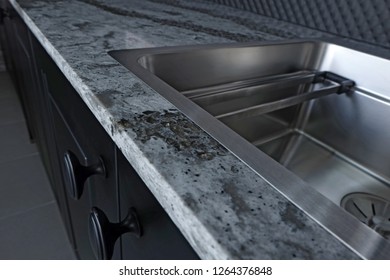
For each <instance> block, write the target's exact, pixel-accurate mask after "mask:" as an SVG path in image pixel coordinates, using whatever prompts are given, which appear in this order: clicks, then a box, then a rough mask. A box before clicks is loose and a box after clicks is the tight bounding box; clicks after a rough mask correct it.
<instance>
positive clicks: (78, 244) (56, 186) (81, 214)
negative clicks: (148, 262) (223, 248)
mask: <svg viewBox="0 0 390 280" xmlns="http://www.w3.org/2000/svg"><path fill="white" fill-rule="evenodd" d="M0 1H1V0H0ZM0 4H1V5H0V7H1V8H2V10H3V12H4V13H2V15H3V16H2V18H1V19H2V23H1V24H0V32H1V34H0V40H1V43H2V46H3V50H4V52H5V57H7V60H6V62H7V64H6V66H7V69H8V71H10V73H11V75H12V77H13V80H14V82H15V85H16V86H17V87H18V90H19V95H20V99H21V101H22V104H23V108H24V110H25V117H26V119H27V123H28V127H29V129H30V133H31V139H32V141H35V142H36V144H37V146H38V149H39V152H40V155H41V158H42V160H43V163H44V166H45V168H46V171H47V174H48V177H49V180H50V183H51V185H52V189H53V192H54V194H55V197H56V200H57V203H58V206H59V209H60V212H61V215H62V219H63V221H64V224H65V226H66V229H67V233H68V236H69V239H70V241H71V243H72V246H73V248H74V250H75V252H76V254H77V256H78V257H79V258H80V259H95V258H102V259H111V258H112V259H121V258H123V259H196V258H198V256H197V255H196V253H195V252H194V251H193V249H192V248H191V246H190V245H189V244H188V242H187V241H186V240H185V238H184V237H183V236H182V234H181V232H180V231H179V230H178V229H177V227H176V226H175V225H174V223H173V222H172V221H171V220H170V218H169V216H168V215H167V214H166V212H165V211H164V210H163V208H162V207H161V205H160V204H159V203H158V201H157V200H156V199H155V197H154V196H153V195H152V193H151V192H150V191H149V190H148V188H147V187H146V185H145V184H144V182H143V181H142V180H141V178H140V177H139V176H138V174H137V173H136V172H135V170H134V169H133V167H132V166H131V164H130V163H129V162H128V161H127V160H126V158H125V157H124V156H123V155H122V153H121V152H120V151H119V149H117V147H116V145H115V143H114V142H113V141H112V139H111V138H110V136H109V135H108V134H107V132H106V131H105V130H104V128H103V127H102V126H101V125H100V123H99V121H98V120H97V119H96V117H95V116H94V115H93V113H92V112H91V110H90V109H89V108H88V107H87V105H86V104H85V103H84V101H83V100H82V98H81V97H80V95H79V94H78V93H77V91H76V90H75V89H74V87H73V86H72V85H71V83H70V82H69V81H68V80H67V78H66V77H65V75H64V74H63V73H62V72H61V70H60V69H59V68H58V66H57V65H56V64H55V62H54V61H53V59H52V58H51V57H50V56H49V54H48V53H47V52H46V51H45V49H44V48H43V47H42V45H41V44H40V43H39V42H38V40H37V39H36V38H35V36H34V35H33V34H32V33H31V31H30V30H29V29H28V27H27V26H26V24H25V23H24V22H23V20H22V19H21V18H20V16H19V15H18V14H17V12H16V11H15V10H14V9H13V8H12V6H11V5H10V4H9V3H8V2H7V1H1V2H0Z"/></svg>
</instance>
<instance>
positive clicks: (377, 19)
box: [206, 0, 390, 48]
mask: <svg viewBox="0 0 390 280" xmlns="http://www.w3.org/2000/svg"><path fill="white" fill-rule="evenodd" d="M206 1H209V2H214V3H219V4H223V5H226V6H231V7H235V8H238V9H242V10H247V11H250V12H254V13H257V14H260V15H264V16H268V17H272V18H276V19H279V20H282V21H286V22H291V23H295V24H299V25H302V26H305V27H310V28H313V29H317V30H321V31H326V32H328V33H332V34H336V35H339V36H342V37H346V38H351V39H355V40H359V41H363V42H366V43H370V44H373V45H376V46H381V47H385V48H390V0H241V1H234V0H206Z"/></svg>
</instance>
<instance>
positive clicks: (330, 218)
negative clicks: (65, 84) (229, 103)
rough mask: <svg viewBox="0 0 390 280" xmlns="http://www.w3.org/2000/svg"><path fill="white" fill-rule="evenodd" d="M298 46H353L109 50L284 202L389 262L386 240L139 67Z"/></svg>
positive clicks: (353, 247) (361, 250) (347, 242)
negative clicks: (165, 57)
mask: <svg viewBox="0 0 390 280" xmlns="http://www.w3.org/2000/svg"><path fill="white" fill-rule="evenodd" d="M299 43H313V44H319V45H324V44H325V45H329V44H330V45H337V46H341V47H346V48H349V46H345V45H343V44H340V43H339V42H337V44H335V43H334V42H331V41H329V40H328V41H320V40H312V39H310V40H305V39H302V40H288V41H277V42H251V43H228V44H209V45H188V46H174V47H158V48H144V49H130V50H114V51H110V52H109V55H111V56H112V57H113V58H114V59H116V60H117V61H118V62H119V63H121V64H122V65H123V66H125V67H126V68H127V69H128V70H130V71H131V72H132V73H133V74H135V75H136V76H137V77H139V78H140V79H141V80H143V81H144V82H145V83H146V84H147V85H148V86H149V87H151V88H152V89H154V90H155V91H156V92H157V93H158V94H160V95H161V96H162V97H164V98H165V99H167V100H168V101H169V102H171V103H172V104H173V105H174V106H175V107H177V108H178V109H179V111H181V112H182V113H183V114H184V115H186V116H187V117H188V118H189V119H191V120H192V121H193V122H194V123H195V124H197V125H198V126H199V127H200V128H201V129H202V130H204V131H205V132H206V133H208V134H209V135H210V136H211V137H213V138H214V139H215V140H217V141H218V142H219V143H220V144H221V145H223V146H224V147H225V148H227V149H228V150H229V151H230V152H231V153H233V154H234V155H235V156H236V157H237V158H239V159H240V160H241V161H243V162H244V163H245V164H246V165H247V166H248V167H249V168H251V169H252V170H253V171H254V172H255V173H256V174H257V175H258V176H260V177H261V178H262V179H263V180H265V181H266V182H267V183H268V184H270V185H271V186H272V187H273V188H274V189H276V190H277V191H278V192H279V193H280V194H282V195H283V196H284V197H286V198H287V199H288V200H289V201H290V202H291V203H293V204H294V205H295V206H296V207H298V208H299V209H300V210H302V211H303V212H305V213H306V214H307V215H308V216H309V217H311V218H312V219H314V220H315V221H316V222H317V223H319V224H320V225H321V226H322V227H323V228H324V229H325V230H327V231H328V232H329V233H331V234H332V235H333V236H335V237H336V238H338V239H339V240H341V241H342V242H343V243H344V244H345V245H346V246H347V247H349V248H350V249H351V250H352V251H354V252H355V253H356V254H358V255H359V256H360V257H362V258H366V259H390V243H389V242H388V241H387V240H386V239H385V238H383V237H382V236H381V235H379V234H378V233H376V232H375V231H373V230H371V229H369V228H368V227H367V226H366V225H364V224H362V223H361V222H360V221H358V220H357V219H356V218H354V217H352V216H351V215H350V214H349V213H347V212H346V211H345V210H344V209H342V208H341V207H340V206H338V205H336V204H334V203H333V202H331V201H330V200H329V199H328V198H326V197H325V196H323V195H322V194H320V193H319V192H318V191H317V190H315V189H314V188H313V187H312V186H310V185H309V184H308V183H306V182H304V181H303V180H302V179H301V178H299V177H298V176H297V175H295V174H294V173H292V172H291V171H289V170H288V169H286V168H285V167H284V166H282V165H281V164H280V163H278V162H277V161H275V160H273V159H272V158H271V157H269V156H268V155H266V154H265V153H264V152H262V151H261V150H259V149H258V148H257V147H255V146H254V145H253V144H251V143H250V142H248V141H247V140H245V139H244V138H243V137H242V136H241V135H239V134H237V133H236V132H234V131H233V130H232V129H231V128H229V127H228V126H226V125H225V124H224V123H222V122H221V121H219V120H217V119H216V118H215V117H213V116H212V115H211V114H210V113H208V112H207V111H205V110H204V109H203V108H201V107H200V106H198V105H197V104H195V103H194V102H193V101H191V100H190V99H188V98H187V97H185V96H184V95H182V94H181V93H180V92H178V91H177V90H176V89H175V88H173V87H172V86H170V85H169V84H167V83H166V82H165V81H163V80H162V79H160V78H159V77H158V76H157V75H155V74H154V73H152V72H151V71H149V70H148V69H147V68H145V67H144V66H143V65H141V63H140V59H141V58H142V57H145V56H149V55H158V54H168V53H178V52H191V51H193V50H207V49H218V48H232V47H233V48H243V47H261V46H269V45H285V44H299ZM120 56H125V58H124V59H123V58H122V59H121V58H119V57H120ZM237 142H239V143H240V145H237ZM357 233H358V234H357ZM362 240H367V241H369V242H362ZM367 243H370V244H374V245H373V246H366V245H365V244H367Z"/></svg>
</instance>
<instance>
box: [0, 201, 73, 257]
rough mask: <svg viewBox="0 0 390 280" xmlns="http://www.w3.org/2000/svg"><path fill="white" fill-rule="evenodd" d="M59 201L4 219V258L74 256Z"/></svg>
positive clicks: (0, 244)
mask: <svg viewBox="0 0 390 280" xmlns="http://www.w3.org/2000/svg"><path fill="white" fill-rule="evenodd" d="M74 258H75V256H74V254H73V252H72V249H71V247H70V243H69V241H68V239H67V237H66V236H65V229H64V226H63V224H62V223H61V220H60V215H59V212H58V208H57V206H56V204H55V203H50V204H47V205H45V206H42V207H38V208H35V209H33V210H31V211H29V212H27V213H24V214H21V215H16V216H11V217H9V218H7V219H2V220H0V259H3V260H4V259H13V260H20V259H27V260H33V259H40V260H53V259H74Z"/></svg>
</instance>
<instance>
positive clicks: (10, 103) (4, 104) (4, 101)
mask: <svg viewBox="0 0 390 280" xmlns="http://www.w3.org/2000/svg"><path fill="white" fill-rule="evenodd" d="M21 121H24V115H23V111H22V107H21V106H20V103H19V100H18V98H17V97H16V96H6V97H0V126H1V125H5V124H12V123H16V122H21Z"/></svg>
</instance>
